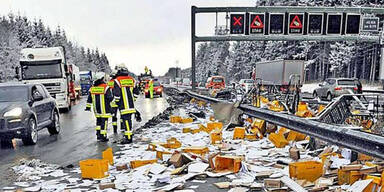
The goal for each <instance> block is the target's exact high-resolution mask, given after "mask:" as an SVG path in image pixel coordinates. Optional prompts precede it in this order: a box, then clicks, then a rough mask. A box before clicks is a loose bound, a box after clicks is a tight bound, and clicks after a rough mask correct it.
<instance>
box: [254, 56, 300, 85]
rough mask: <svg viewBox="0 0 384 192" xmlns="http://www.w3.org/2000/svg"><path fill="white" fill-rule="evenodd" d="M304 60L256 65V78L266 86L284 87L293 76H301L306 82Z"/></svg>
mask: <svg viewBox="0 0 384 192" xmlns="http://www.w3.org/2000/svg"><path fill="white" fill-rule="evenodd" d="M304 64H305V61H304V60H275V61H265V62H258V63H256V78H257V79H261V80H262V84H263V85H265V86H277V87H284V86H286V85H288V84H289V80H290V77H291V75H299V76H300V82H301V83H303V82H304V67H305V66H304Z"/></svg>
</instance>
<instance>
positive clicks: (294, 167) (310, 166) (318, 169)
mask: <svg viewBox="0 0 384 192" xmlns="http://www.w3.org/2000/svg"><path fill="white" fill-rule="evenodd" d="M322 175H323V164H322V163H320V162H317V161H302V162H295V163H290V164H289V176H290V177H291V178H296V179H298V180H302V179H305V180H307V181H311V182H314V181H316V180H317V179H318V178H320V177H321V176H322Z"/></svg>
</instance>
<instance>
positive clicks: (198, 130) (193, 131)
mask: <svg viewBox="0 0 384 192" xmlns="http://www.w3.org/2000/svg"><path fill="white" fill-rule="evenodd" d="M199 132H201V129H192V130H191V133H192V134H196V133H199Z"/></svg>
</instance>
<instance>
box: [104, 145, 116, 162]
mask: <svg viewBox="0 0 384 192" xmlns="http://www.w3.org/2000/svg"><path fill="white" fill-rule="evenodd" d="M102 156H103V159H106V160H108V163H109V164H110V165H113V164H114V162H113V151H112V148H108V149H107V150H105V151H103V153H102Z"/></svg>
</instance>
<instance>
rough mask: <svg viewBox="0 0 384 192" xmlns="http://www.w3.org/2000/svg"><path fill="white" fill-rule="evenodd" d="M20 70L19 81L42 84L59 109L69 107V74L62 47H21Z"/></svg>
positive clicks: (67, 108)
mask: <svg viewBox="0 0 384 192" xmlns="http://www.w3.org/2000/svg"><path fill="white" fill-rule="evenodd" d="M20 70H21V71H20V72H21V77H20V78H21V81H23V82H24V83H27V84H29V83H31V84H32V83H33V84H36V83H40V84H42V85H44V86H45V88H46V89H47V90H48V92H49V94H50V95H51V96H52V97H53V98H55V100H56V103H57V107H58V108H59V109H65V110H67V111H69V110H70V109H71V100H70V96H69V87H68V86H69V81H70V78H68V76H69V75H70V74H69V72H68V67H67V64H66V59H65V52H64V48H63V47H50V48H25V49H22V50H21V58H20Z"/></svg>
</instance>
